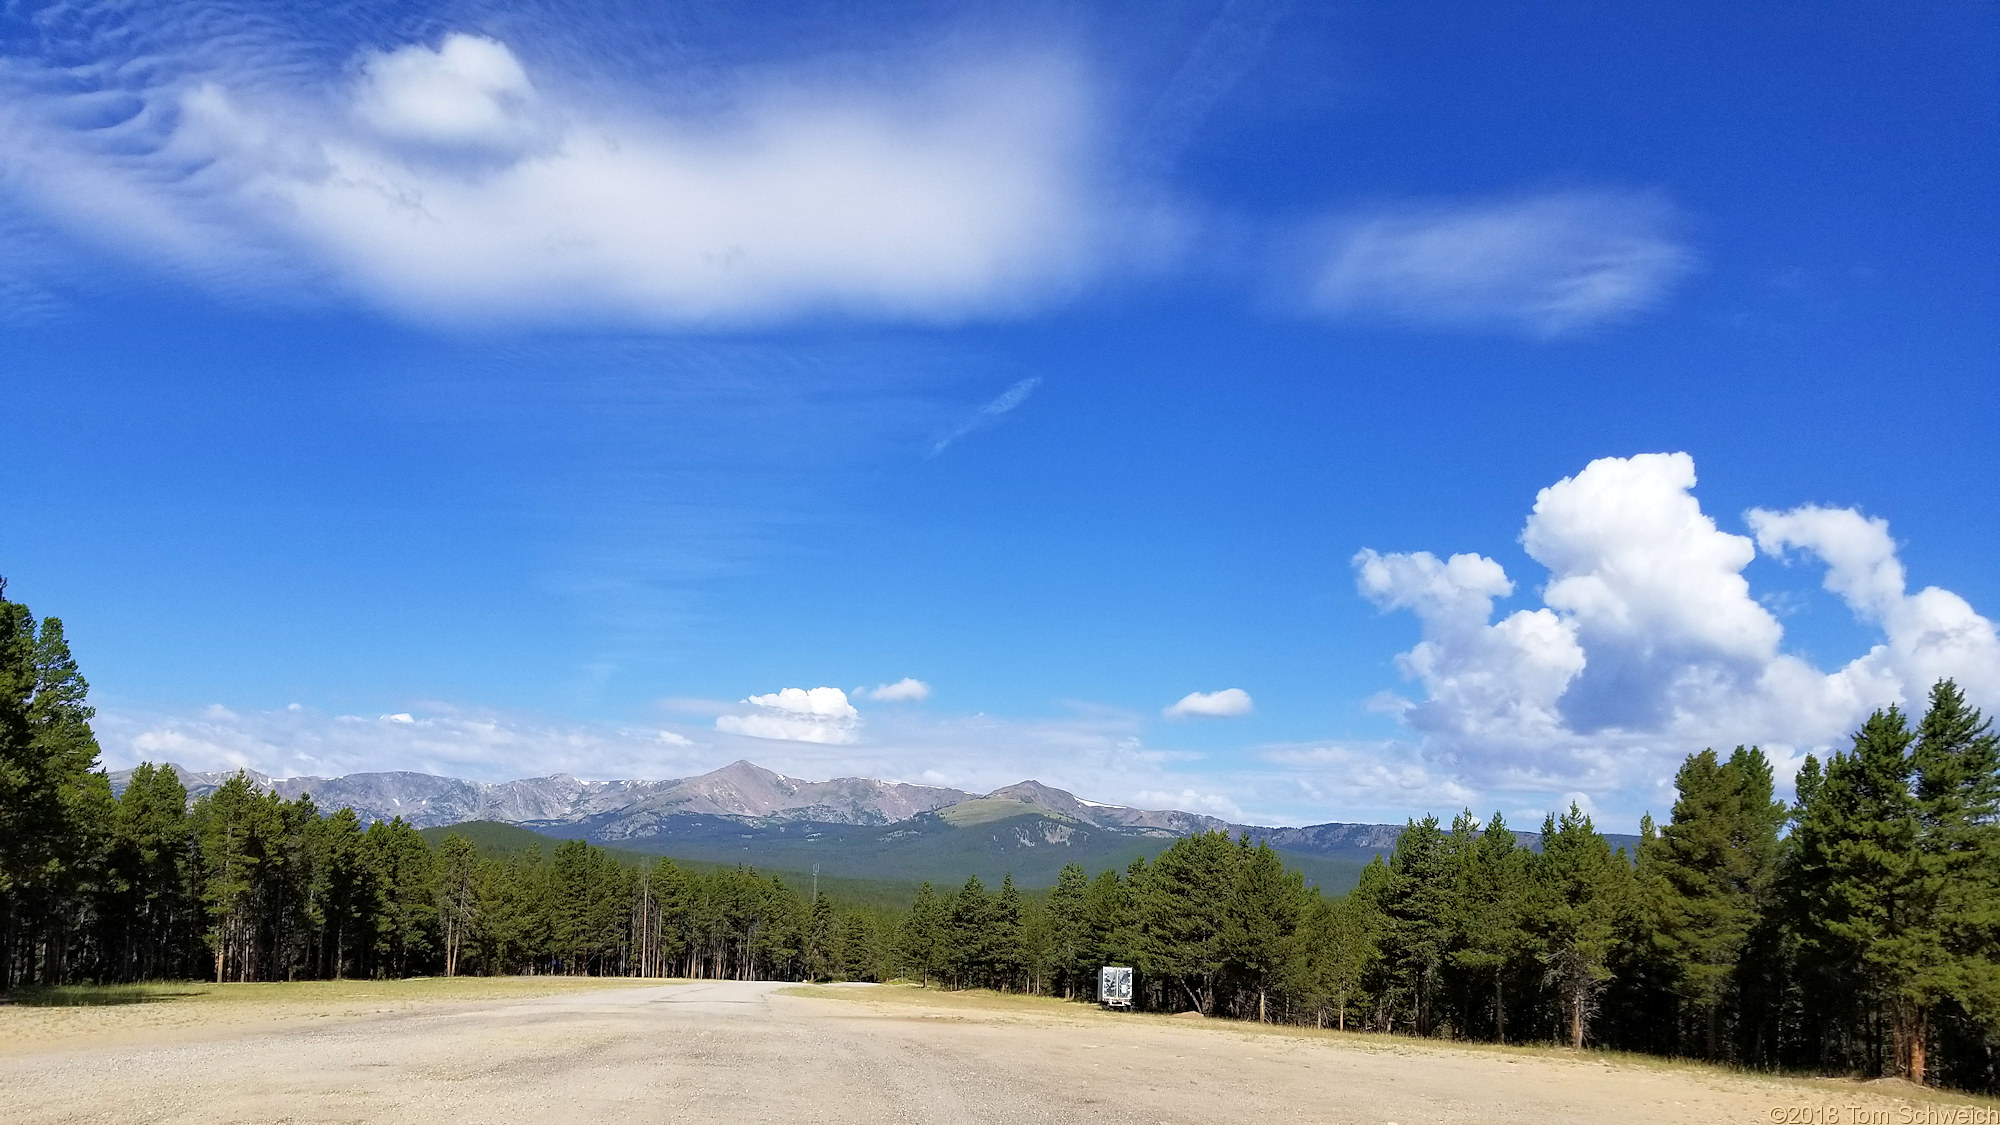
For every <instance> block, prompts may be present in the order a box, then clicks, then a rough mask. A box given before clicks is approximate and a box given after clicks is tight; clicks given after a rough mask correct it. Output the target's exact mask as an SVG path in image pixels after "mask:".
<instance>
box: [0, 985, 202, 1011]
mask: <svg viewBox="0 0 2000 1125" xmlns="http://www.w3.org/2000/svg"><path fill="white" fill-rule="evenodd" d="M200 995H202V986H199V985H193V986H190V985H185V984H64V985H54V986H49V985H28V986H22V987H16V988H14V989H12V990H10V991H7V992H0V1004H13V1005H16V1006H18V1007H22V1008H97V1007H108V1006H111V1005H117V1004H157V1003H160V1002H162V1001H167V1000H184V999H188V998H190V997H195V996H200Z"/></svg>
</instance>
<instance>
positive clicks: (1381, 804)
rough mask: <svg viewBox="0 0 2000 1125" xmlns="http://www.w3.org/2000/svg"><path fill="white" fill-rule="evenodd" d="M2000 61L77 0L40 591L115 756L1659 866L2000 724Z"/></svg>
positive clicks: (912, 21) (1956, 55) (43, 44)
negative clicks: (1921, 738)
mask: <svg viewBox="0 0 2000 1125" xmlns="http://www.w3.org/2000/svg"><path fill="white" fill-rule="evenodd" d="M1996 28H2000V18H1996V13H1995V9H1994V8H1993V6H1992V5H1971V4H1940V5H1927V6H1925V7H1924V8H1923V9H1922V10H1907V11H1895V12H1889V11H1886V10H1884V9H1881V8H1880V7H1879V6H1871V5H1822V4H1815V5H1803V4H1801V5H1793V6H1777V5H1766V6H1760V7H1759V9H1758V10H1757V11H1755V12H1746V11H1744V10H1742V9H1741V8H1740V7H1739V6H1733V5H1620V6H1615V7H1612V8H1607V7H1604V6H1598V5H1575V6H1566V7H1565V6H1542V7H1539V8H1537V9H1534V10H1532V11H1528V10H1522V11H1500V10H1496V9H1494V8H1493V6H1491V5H1483V4H1403V5H1386V4H1376V5H1309V6H1308V5H1298V6H1287V5H1267V4H1258V3H1247V2H1246V3H1235V2H1231V3H1224V4H1214V3H1199V4H1197V3H1187V4H1160V5H1134V6H1129V7H1110V6H1102V7H1089V8H1082V7H1073V6H1046V7H1034V6H1026V5H996V6H992V7H990V8H986V9H983V10H981V9H974V8H971V7H967V6H960V5H938V6H923V5H907V6H884V5H799V6H793V7H785V8H773V9H768V10H760V11H759V13H758V14H757V16H756V18H754V19H752V18H750V17H748V16H745V15H742V14H739V13H738V11H737V9H736V8H735V7H733V6H723V5H711V6H706V7H702V6H690V5H637V4H631V5H618V4H604V5H592V6H588V7H581V8H579V7H575V6H565V7H563V8H560V9H558V8H556V7H553V6H550V7H540V6H533V5H520V4H517V5H489V4H456V5H453V4H446V5H433V6H423V5H408V4H405V5H388V4H374V5H365V4H364V5H355V6H351V7H349V8H348V9H345V10H344V12H343V14H341V15H339V16H337V17H328V16H326V15H325V14H324V13H322V12H320V11H318V10H317V9H312V10H308V9H305V8H298V9H285V8H282V7H277V6H271V5H230V4H214V3H196V4H162V5H153V6H148V7H147V8H146V9H144V10H142V11H137V12H135V11H132V10H129V9H127V8H125V7H124V6H120V5H109V4H105V5H96V6H92V5H87V4H86V5H63V6H49V7H47V8H40V9H38V8H34V7H32V6H30V7H25V8H20V9H11V10H10V14H9V15H8V16H7V17H5V19H4V21H0V138H4V139H5V144H4V145H0V341H4V346H0V395H4V402H5V404H6V407H5V417H6V423H7V424H6V426H5V427H4V432H5V434H6V437H5V439H4V441H0V480H4V481H5V482H6V487H4V488H0V574H5V575H6V576H7V577H8V578H9V580H10V582H11V585H10V588H9V589H10V594H11V596H13V597H15V598H17V599H20V600H23V601H26V602H28V603H29V604H30V605H31V606H32V607H34V608H35V609H36V610H37V611H38V612H42V613H51V614H58V615H60V616H62V617H63V618H64V619H65V621H66V622H67V623H68V625H69V628H70V630H71V634H72V637H73V639H74V642H75V645H76V648H77V650H78V652H79V655H80V657H81V659H82V660H83V662H84V666H85V669H86V672H87V674H88V675H89V676H90V678H91V680H92V683H93V686H94V689H95V692H94V693H95V698H96V701H97V703H98V705H99V707H100V709H101V712H102V714H101V717H100V723H99V730H100V735H101V737H102V741H103V743H104V747H105V757H106V760H107V762H109V763H111V764H114V765H123V764H129V763H130V762H133V761H136V760H138V759H140V758H146V757H150V758H156V759H159V758H170V759H173V760H176V761H181V762H184V763H186V764H188V765H193V766H214V765H222V764H230V763H234V764H243V765H249V766H253V767H255V768H259V769H262V770H265V771H266V772H271V773H278V774H294V773H332V772H347V771H350V770H357V769H391V768H409V769H422V770H429V771H433V772H442V773H452V774H456V775H459V776H471V777H482V778H489V779H499V778H505V777H513V776H528V775H538V774H543V773H548V772H553V771H556V770H565V771H568V772H571V773H575V774H578V775H580V776H596V777H619V776H677V775H681V774H684V773H689V772H696V771H699V770H703V769H707V768H712V767H714V766H717V765H721V764H723V763H725V762H727V761H730V760H733V759H735V758H738V757H748V758H751V759H752V760H755V761H759V762H762V763H765V764H767V765H771V766H773V767H774V768H779V769H782V770H785V771H786V772H789V773H792V774H795V775H798V776H809V777H822V776H831V775H835V774H848V773H859V774H867V775H872V776H891V777H896V778H901V779H906V780H930V781H935V782H939V783H946V784H954V785H959V786H962V787H969V788H989V787H992V786H996V785H999V784H1003V783H1006V782H1010V781H1013V780H1017V779H1019V778H1021V777H1027V776H1033V777H1037V778H1039V779H1040V780H1043V781H1045V782H1049V783H1051V784H1058V785H1063V786H1065V787H1069V788H1073V789H1075V790H1077V791H1078V792H1079V793H1081V794H1082V795H1084V796H1087V797H1090V798H1092V799H1096V800H1112V801H1122V802H1131V803H1138V804H1149V805H1156V806H1158V805H1173V806H1177V807H1189V808H1197V809H1199V810H1201V811H1214V812H1219V813H1223V814H1226V815H1230V816H1233V817H1242V818H1248V819H1255V820H1259V821H1266V822H1291V823H1301V822H1313V821H1323V820H1374V819H1401V818H1402V817H1403V816H1405V815H1409V814H1411V813H1418V814H1421V813H1422V812H1425V811H1435V812H1438V813H1441V814H1449V813H1450V812H1453V811H1455V810H1456V809H1457V808H1459V807H1460V806H1463V805H1468V804H1469V805H1471V806H1472V807H1474V808H1475V809H1477V810H1478V811H1480V812H1481V813H1484V812H1486V811H1489V810H1491V809H1495V808H1498V809H1502V810H1504V811H1506V812H1507V813H1508V815H1509V816H1510V818H1521V817H1528V818H1536V817H1538V816H1539V811H1540V810H1544V809H1547V808H1550V807H1553V806H1555V805H1557V804H1559V803H1563V802H1566V801H1568V800H1570V799H1579V800H1582V801H1584V802H1585V803H1586V804H1587V805H1588V806H1589V807H1591V808H1594V809H1596V810H1598V811H1599V812H1600V813H1601V814H1602V816H1603V817H1604V819H1605V821H1606V823H1607V824H1608V825H1614V826H1619V827H1626V828H1629V826H1630V822H1631V821H1633V820H1636V818H1637V816H1638V814H1639V812H1641V811H1643V810H1646V809H1649V808H1650V809H1652V810H1653V811H1655V812H1656V813H1663V812H1664V811H1665V808H1666V806H1667V805H1668V804H1670V801H1671V798H1670V790H1669V789H1668V788H1666V785H1667V781H1668V779H1669V778H1670V776H1671V774H1672V771H1673V768H1674V765H1675V764H1676V763H1677V762H1678V760H1679V757H1680V756H1681V755H1682V754H1685V753H1686V752H1688V751H1689V750H1691V749H1699V748H1700V747H1701V746H1703V745H1709V744H1716V745H1723V746H1730V745H1735V744H1736V743H1738V742H1761V743H1763V744H1765V745H1766V746H1767V747H1770V748H1772V750H1773V754H1774V756H1775V757H1777V758H1778V759H1779V760H1780V761H1781V762H1782V763H1785V764H1786V766H1787V767H1788V768H1789V766H1790V765H1791V764H1794V763H1796V761H1797V760H1798V759H1799V757H1800V755H1802V754H1803V753H1805V752H1807V751H1810V750H1813V749H1816V748H1822V747H1825V746H1827V745H1834V744H1838V743H1839V742H1840V741H1841V740H1842V734H1843V732H1844V731H1846V730H1850V729H1852V726H1853V724H1854V723H1855V722H1856V721H1857V720H1858V718H1859V717H1860V716H1861V715H1862V714H1865V712H1866V710H1867V709H1868V708H1870V707H1873V706H1877V705H1880V704H1883V703H1888V702H1892V701H1903V702H1905V703H1907V702H1909V701H1911V700H1913V699H1915V698H1918V697H1920V696H1921V693H1922V691H1923V690H1924V688H1925V687H1926V686H1927V685H1928V683H1929V682H1930V681H1931V680H1932V679H1934V678H1936V677H1937V676H1939V675H1947V674H1948V675H1953V676H1956V677H1958V678H1959V679H1960V680H1961V682H1963V683H1965V684H1966V685H1967V686H1968V688H1969V689H1971V690H1972V691H1973V693H1974V695H1975V697H1976V698H1977V699H1979V700H1980V701H1982V702H1984V703H1986V704H1987V706H1989V708H1990V707H1993V706H2000V645H1996V644H1995V642H1994V634H1993V626H1992V622H1991V615H1992V614H1994V613H1995V612H1996V607H2000V578H1996V574H1995V569H1994V567H1993V566H1992V559H1993V556H1994V549H1995V547H1996V544H2000V504H1995V503H1994V500H1995V496H1994V487H1993V480H1994V476H1993V470H1992V450H1993V449H1994V448H1995V445H1996V442H1995V438H1996V436H2000V410H1996V402H1995V392H1994V390H1993V372H1994V370H1995V366H1996V359H2000V317H1996V316H1995V315H1994V310H1995V309H1996V308H2000V269H1996V263H2000V256H1996V251H1997V250H2000V240H1996V220H1995V215H1994V209H1993V206H1992V200H1993V199H1994V198H1996V197H2000V190H1996V189H2000V143H1996V142H2000V121H1996V115H2000V110H1996V106H2000V98H1996V96H1995V95H1996V94H2000V31H1996ZM1544 490H1547V491H1546V492H1545V491H1544ZM1882 521H1886V524H1885V523H1884V522H1882ZM1462 553H1463V554H1466V555H1468V556H1478V557H1476V558H1473V557H1468V558H1466V559H1465V560H1463V561H1460V560H1458V559H1454V558H1452V556H1455V555H1460V554H1462ZM905 678H911V679H914V680H916V681H920V682H921V684H922V686H923V688H924V689H927V690H918V689H917V688H916V687H913V686H908V685H906V686H905V687H904V688H902V689H901V690H897V691H889V692H885V693H882V698H875V695H876V693H875V691H874V690H873V689H875V688H877V687H878V686H881V685H891V684H896V683H898V682H900V681H902V680H904V679H905ZM816 688H832V689H837V695H838V698H836V694H835V693H827V692H814V691H812V690H810V689H816ZM786 689H800V690H798V691H796V692H787V691H786ZM861 689H868V690H867V691H863V690H861ZM1227 689H1235V692H1236V694H1232V695H1221V694H1217V693H1222V692H1225V691H1226V690H1227ZM1191 693H1204V694H1203V695H1201V696H1197V697H1196V698H1195V699H1194V700H1192V701H1191V702H1187V703H1186V705H1185V706H1182V707H1181V708H1180V709H1179V710H1178V711H1175V712H1173V713H1172V714H1169V713H1168V712H1169V710H1170V709H1171V708H1173V707H1174V706H1175V705H1176V704H1177V703H1181V702H1183V701H1184V700H1186V699H1187V697H1189V696H1190V695H1191ZM1204 700H1206V702H1205V703H1204ZM1204 711H1206V712H1219V713H1201V712H1204Z"/></svg>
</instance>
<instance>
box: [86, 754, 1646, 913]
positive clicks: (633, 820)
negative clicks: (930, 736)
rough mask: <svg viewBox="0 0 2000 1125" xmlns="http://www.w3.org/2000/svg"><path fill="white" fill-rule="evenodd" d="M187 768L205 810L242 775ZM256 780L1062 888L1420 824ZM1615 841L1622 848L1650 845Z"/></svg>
mask: <svg viewBox="0 0 2000 1125" xmlns="http://www.w3.org/2000/svg"><path fill="white" fill-rule="evenodd" d="M174 768H175V771H176V772H177V773H178V774H179V775H180V777H181V780H182V783H183V784H184V785H186V786H187V788H188V795H189V798H190V799H194V798H197V797H199V796H201V795H202V794H204V793H208V792H213V791H214V790H215V789H216V788H219V787H220V786H221V785H222V784H224V783H225V782H226V781H228V780H229V778H231V777H233V776H234V775H235V773H236V771H233V770H230V771H221V770H217V771H206V772H205V771H199V770H185V769H182V768H181V767H179V766H175V767H174ZM242 772H243V773H244V775H245V776H246V777H247V778H248V779H249V781H250V782H251V784H252V785H253V786H255V787H256V788H258V789H260V790H263V791H267V792H271V793H275V794H277V795H278V796H280V797H282V798H285V799H287V800H292V799H296V798H298V797H300V796H304V795H310V796H311V797H312V799H313V800H314V801H315V802H316V803H318V804H319V805H320V806H321V807H322V808H324V809H338V808H341V807H343V806H345V807H349V808H352V809H353V810H354V811H355V813H356V814H357V815H359V816H360V817H361V818H362V819H363V820H364V821H372V820H388V819H391V818H393V817H401V818H402V819H403V820H404V821H405V822H406V823H409V824H411V825H412V826H414V827H416V828H419V829H427V828H442V827H448V826H450V825H453V824H463V823H473V822H491V823H497V824H506V825H513V826H517V827H521V828H526V829H528V830H530V831H534V832H537V833H541V834H544V835H548V836H553V837H558V838H560V837H562V836H566V835H570V836H576V837H578V838H582V839H587V840H590V841H592V842H593V843H597V844H602V845H606V846H612V847H621V848H629V849H636V850H639V851H645V852H652V853H657V854H673V855H680V856H687V857H690V858H702V859H705V860H710V861H714V862H747V863H752V864H757V865H763V866H768V865H770V864H772V863H774V862H778V863H783V864H786V865H795V864H798V865H806V866H810V865H812V864H813V863H815V862H817V861H818V857H821V856H824V857H826V858H827V859H828V860H833V859H835V858H839V859H840V860H841V861H842V862H844V863H853V864H858V865H859V866H860V867H862V868H864V869H867V868H876V867H884V866H886V867H893V868H896V869H897V870H901V871H905V872H906V873H919V872H927V871H929V869H930V867H931V866H936V865H938V864H940V863H942V861H943V860H944V859H945V857H946V855H947V854H949V855H950V856H953V857H955V858H954V859H953V860H952V862H954V863H957V864H958V865H959V866H971V867H972V868H973V869H980V868H991V869H992V870H993V871H995V872H998V871H999V870H1001V869H1002V867H1003V866H1004V865H1005V864H1006V863H1010V862H1011V863H1013V864H1016V865H1020V864H1027V865H1028V867H1030V868H1032V869H1033V870H1035V871H1036V873H1037V874H1038V875H1047V876H1048V877H1050V878H1052V877H1053V872H1054V870H1055V868H1056V867H1059V866H1060V862H1058V860H1057V857H1058V856H1060V855H1063V854H1065V853H1067V854H1074V855H1075V856H1077V857H1078V858H1083V857H1086V856H1089V857H1095V858H1096V859H1098V860H1102V861H1107V862H1108V861H1112V860H1114V859H1115V860H1116V861H1117V862H1118V864H1119V865H1122V864H1123V863H1125V862H1129V860H1130V859H1131V858H1132V857H1134V856H1137V855H1140V854H1150V853H1154V852H1157V851H1158V850H1159V849H1160V848H1162V847H1165V846H1166V845H1167V844H1168V843H1169V842H1171V841H1172V840H1173V839H1175V838H1178V837H1181V836H1186V835H1190V834H1193V833H1196V832H1205V831H1222V832H1228V833H1230V834H1231V835H1237V834H1242V835H1247V836H1249V837H1250V838H1251V839H1252V840H1256V841H1262V842H1266V843H1269V844H1270V845H1271V846H1272V847H1273V848H1275V849H1277V850H1278V851H1280V852H1282V853H1284V854H1285V855H1286V856H1287V857H1288V860H1299V861H1302V862H1308V863H1315V864H1318V865H1320V866H1321V869H1322V873H1323V878H1321V879H1320V881H1322V882H1326V883H1328V884H1329V885H1331V884H1333V883H1346V884H1348V885H1351V883H1352V879H1353V878H1354V877H1355V876H1356V875H1358V873H1359V870H1360V867H1361V866H1362V865H1365V864H1366V863H1367V862H1368V861H1369V860H1370V859H1372V858H1374V857H1375V856H1377V855H1384V854H1386V853H1387V852H1389V851H1390V850H1392V849H1393V848H1394V847H1395V845H1396V840H1397V838H1398V837H1400V836H1401V834H1402V832H1403V830H1404V827H1405V826H1404V825H1400V824H1364V823H1344V822H1329V823H1325V824H1312V825H1304V826H1299V827H1275V828H1274V827H1269V826H1264V825H1251V824H1235V823H1231V822H1229V821H1225V820H1222V819H1220V818H1217V817H1213V816H1207V815H1204V814H1201V813H1191V812H1186V811H1182V810H1178V809H1137V808H1130V807H1127V806H1123V805H1113V804H1106V803H1102V802H1097V801H1087V800H1083V799H1081V798H1079V797H1077V796H1076V795H1075V794H1073V793H1070V792H1068V791H1066V790H1062V789H1057V788H1055V787H1054V786H1050V785H1044V784H1042V783H1041V782H1039V781H1033V780H1028V781H1019V782H1015V783H1014V784H1012V785H1006V786H1002V787H1000V788H998V789H995V790H992V791H991V792H987V793H971V792H967V791H964V790H960V789H952V788H948V787H944V786H929V785H916V784H911V783H908V782H897V781H879V780H876V779H873V778H861V777H844V778H832V779H830V780H827V781H805V780H802V779H800V778H794V777H787V776H785V775H784V774H781V773H778V772H776V771H773V770H768V769H765V768H764V767H762V766H759V765H756V764H755V763H753V762H749V761H747V760H739V761H735V762H731V763H730V764H728V765H726V766H723V767H721V768H720V769H715V770H711V771H709V772H708V773H704V774H697V775H694V776H692V777H684V778H670V779H665V780H659V781H582V780H579V779H577V778H575V777H572V776H570V775H568V774H560V773H558V774H551V775H549V776H547V777H539V778H517V779H515V780H513V781H506V782H479V781H466V780H463V779H460V778H452V777H442V776H439V775H436V774H426V773H416V772H411V771H389V772H375V773H355V774H347V775H344V776H341V777H335V778H324V777H291V778H274V777H270V776H268V775H265V774H262V773H258V772H256V771H254V770H247V769H246V770H244V771H242ZM131 773H132V771H131V770H119V771H116V772H113V773H112V774H111V775H110V776H111V782H112V788H113V790H114V791H122V790H123V789H124V787H125V784H126V782H127V781H128V779H129V778H130V776H131ZM1516 836H1517V837H1518V838H1519V839H1520V841H1521V842H1522V843H1523V844H1525V845H1527V846H1528V847H1531V848H1534V847H1539V845H1540V843H1541V838H1540V834H1539V833H1535V832H1517V833H1516ZM1608 838H1609V839H1610V840H1611V842H1612V844H1613V845H1614V846H1617V845H1620V844H1636V843H1637V840H1636V839H1635V838H1633V837H1625V836H1617V835H1611V836H1609V837H1608ZM1326 864H1332V865H1334V866H1333V867H1326V866H1325V865H1326ZM996 865H997V866H996ZM1045 867H1046V868H1048V871H1046V872H1043V871H1042V870H1041V869H1042V868H1045ZM942 871H943V869H942V867H940V868H939V873H940V874H942Z"/></svg>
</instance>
